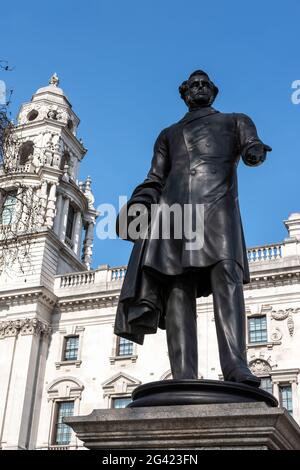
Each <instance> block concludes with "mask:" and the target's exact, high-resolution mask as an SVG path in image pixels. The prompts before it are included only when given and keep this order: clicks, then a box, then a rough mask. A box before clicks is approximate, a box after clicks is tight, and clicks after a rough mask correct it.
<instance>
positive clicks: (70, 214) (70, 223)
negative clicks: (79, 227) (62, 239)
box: [66, 205, 75, 240]
mask: <svg viewBox="0 0 300 470" xmlns="http://www.w3.org/2000/svg"><path fill="white" fill-rule="evenodd" d="M74 216H75V211H74V208H73V206H71V205H70V206H69V211H68V219H67V228H66V237H67V238H69V240H72V234H73V224H74Z"/></svg>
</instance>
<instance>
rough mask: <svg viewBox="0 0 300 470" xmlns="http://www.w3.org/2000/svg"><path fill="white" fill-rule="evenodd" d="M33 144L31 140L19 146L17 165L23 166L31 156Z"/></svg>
mask: <svg viewBox="0 0 300 470" xmlns="http://www.w3.org/2000/svg"><path fill="white" fill-rule="evenodd" d="M33 151H34V143H33V142H32V140H27V142H24V144H22V145H21V147H20V150H19V165H25V163H27V161H28V157H29V156H30V155H33Z"/></svg>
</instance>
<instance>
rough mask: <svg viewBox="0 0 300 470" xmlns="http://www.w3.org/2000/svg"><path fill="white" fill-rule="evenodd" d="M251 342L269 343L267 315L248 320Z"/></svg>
mask: <svg viewBox="0 0 300 470" xmlns="http://www.w3.org/2000/svg"><path fill="white" fill-rule="evenodd" d="M248 330H249V342H250V343H265V342H267V318H266V316H265V315H263V316H260V317H250V318H248Z"/></svg>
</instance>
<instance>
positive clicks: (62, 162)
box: [59, 152, 70, 170]
mask: <svg viewBox="0 0 300 470" xmlns="http://www.w3.org/2000/svg"><path fill="white" fill-rule="evenodd" d="M65 165H68V166H70V154H69V152H64V153H63V154H62V157H61V160H60V165H59V168H60V170H63V169H64V168H65Z"/></svg>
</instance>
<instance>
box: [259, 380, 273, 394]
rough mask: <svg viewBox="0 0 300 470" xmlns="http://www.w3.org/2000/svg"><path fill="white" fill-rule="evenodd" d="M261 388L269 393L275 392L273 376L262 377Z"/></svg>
mask: <svg viewBox="0 0 300 470" xmlns="http://www.w3.org/2000/svg"><path fill="white" fill-rule="evenodd" d="M260 388H261V389H262V390H265V391H266V392H268V393H273V384H272V379H271V377H262V379H261V383H260Z"/></svg>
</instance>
